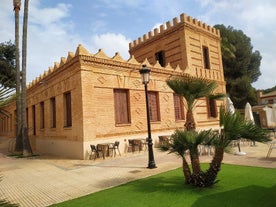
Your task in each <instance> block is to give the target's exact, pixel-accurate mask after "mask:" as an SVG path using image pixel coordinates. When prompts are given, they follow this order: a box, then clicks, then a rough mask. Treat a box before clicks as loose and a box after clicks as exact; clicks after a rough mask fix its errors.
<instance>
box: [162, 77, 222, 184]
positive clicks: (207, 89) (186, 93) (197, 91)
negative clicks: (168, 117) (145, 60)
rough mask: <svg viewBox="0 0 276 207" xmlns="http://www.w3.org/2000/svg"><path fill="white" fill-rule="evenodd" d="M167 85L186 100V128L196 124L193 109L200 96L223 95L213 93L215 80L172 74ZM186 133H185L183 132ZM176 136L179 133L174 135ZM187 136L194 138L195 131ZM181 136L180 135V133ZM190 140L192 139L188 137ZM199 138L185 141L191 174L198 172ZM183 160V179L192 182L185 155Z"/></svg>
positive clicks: (189, 129) (194, 127)
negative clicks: (188, 141) (191, 169)
mask: <svg viewBox="0 0 276 207" xmlns="http://www.w3.org/2000/svg"><path fill="white" fill-rule="evenodd" d="M166 82H167V84H168V86H169V87H170V88H171V89H172V90H173V91H174V92H175V93H176V94H178V95H180V96H183V97H184V98H185V100H186V105H185V107H186V109H187V112H186V122H185V124H184V126H185V128H186V130H188V131H194V130H195V129H196V124H195V120H194V114H193V110H194V108H195V107H196V105H197V102H198V100H199V99H200V98H203V97H208V98H209V99H219V98H221V97H224V94H214V90H215V89H216V87H217V84H216V82H214V81H209V80H206V79H200V78H196V77H192V76H189V77H184V76H173V77H171V78H170V79H168V80H167V81H166ZM185 135H186V134H185ZM176 136H177V137H178V136H179V135H176ZM187 136H189V137H190V136H192V137H193V138H194V139H195V136H196V133H188V134H187ZM180 137H181V135H180ZM189 140H190V141H191V140H192V139H189ZM199 141H200V139H198V140H194V142H192V143H187V146H189V148H188V149H189V152H190V159H191V163H192V168H193V174H194V175H195V174H200V173H201V168H200V161H199V152H198V148H197V146H198V145H199V144H200V142H199ZM182 160H183V167H184V168H185V169H183V171H184V172H185V174H184V175H185V180H186V182H187V183H190V182H193V180H192V179H191V174H192V173H191V172H190V169H189V165H188V163H187V160H186V158H185V156H182Z"/></svg>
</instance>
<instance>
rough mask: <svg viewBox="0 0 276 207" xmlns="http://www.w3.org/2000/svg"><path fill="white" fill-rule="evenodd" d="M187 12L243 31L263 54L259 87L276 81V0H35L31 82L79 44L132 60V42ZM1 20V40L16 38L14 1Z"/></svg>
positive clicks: (1, 7)
mask: <svg viewBox="0 0 276 207" xmlns="http://www.w3.org/2000/svg"><path fill="white" fill-rule="evenodd" d="M23 4H24V0H22V8H21V11H20V15H21V18H22V17H23ZM181 13H186V14H187V15H189V16H192V17H193V18H196V19H198V20H200V21H202V22H205V23H207V24H208V25H211V26H213V25H215V24H224V25H225V26H228V25H230V26H233V27H234V28H235V29H240V30H242V31H243V32H244V33H245V34H246V35H247V36H248V37H250V38H251V43H252V46H253V50H259V51H260V53H261V55H262V64H261V72H262V76H260V77H259V80H258V81H257V82H256V83H254V84H253V86H254V87H256V88H257V89H266V88H270V87H273V86H275V85H276V75H275V71H276V47H275V45H276V29H275V28H276V1H275V0H266V1H259V0H151V1H147V0H29V27H28V54H27V82H30V81H31V80H33V79H35V78H36V77H37V76H39V75H40V74H42V73H43V72H44V71H45V70H48V67H50V66H53V65H54V62H60V58H61V57H67V54H68V52H69V51H72V52H75V50H76V48H77V46H78V44H82V45H83V46H84V47H85V48H86V49H87V50H88V51H89V52H90V53H93V54H94V53H96V52H97V51H98V49H100V48H102V49H103V50H104V52H105V53H106V54H107V55H108V56H110V57H112V56H114V54H115V52H119V53H120V54H121V56H122V57H123V58H124V59H125V60H127V59H128V58H129V53H128V44H129V42H131V41H133V40H135V39H137V38H138V37H140V36H142V35H143V34H147V33H148V32H149V31H150V30H153V28H155V27H156V26H158V25H160V24H165V23H166V22H167V21H172V19H173V18H174V17H179V16H180V14H181ZM0 23H1V24H0V42H5V41H8V40H11V41H14V12H13V0H1V3H0ZM20 30H21V32H22V27H21V28H20Z"/></svg>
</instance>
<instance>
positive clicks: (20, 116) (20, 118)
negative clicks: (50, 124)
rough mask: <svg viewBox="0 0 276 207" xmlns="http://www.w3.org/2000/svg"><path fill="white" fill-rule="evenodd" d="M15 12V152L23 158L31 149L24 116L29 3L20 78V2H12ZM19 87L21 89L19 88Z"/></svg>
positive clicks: (17, 0) (24, 24) (24, 30)
mask: <svg viewBox="0 0 276 207" xmlns="http://www.w3.org/2000/svg"><path fill="white" fill-rule="evenodd" d="M13 4H14V11H15V42H16V112H17V113H16V115H17V116H16V118H17V134H16V144H15V151H16V152H18V153H20V152H23V156H29V155H31V154H32V149H31V145H30V141H29V137H28V129H27V116H26V57H27V25H28V7H29V6H28V5H29V1H28V0H25V4H24V20H23V37H22V78H21V75H20V63H19V11H20V6H21V1H20V0H14V1H13ZM20 86H21V87H20Z"/></svg>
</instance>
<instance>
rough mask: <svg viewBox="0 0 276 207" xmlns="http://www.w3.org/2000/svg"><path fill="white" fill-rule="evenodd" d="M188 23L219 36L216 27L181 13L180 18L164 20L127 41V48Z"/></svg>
mask: <svg viewBox="0 0 276 207" xmlns="http://www.w3.org/2000/svg"><path fill="white" fill-rule="evenodd" d="M183 24H186V25H190V26H193V27H194V28H197V29H199V30H201V31H203V32H207V33H210V34H212V35H215V36H217V37H219V36H220V32H219V30H217V29H216V28H214V27H212V26H210V25H207V24H206V23H203V22H201V21H199V20H197V19H195V18H193V17H191V16H188V15H186V14H184V13H182V14H181V15H180V19H178V18H177V17H175V18H173V20H172V21H168V22H166V24H162V25H160V26H159V28H155V29H154V30H153V31H149V32H148V34H144V35H143V36H142V37H139V38H138V39H136V40H134V41H133V42H131V43H129V48H130V49H131V48H133V47H136V46H138V45H140V44H142V43H145V42H147V41H149V40H151V39H153V38H155V37H158V36H160V35H162V34H163V33H165V32H166V31H169V30H171V29H173V28H176V27H178V26H180V25H183Z"/></svg>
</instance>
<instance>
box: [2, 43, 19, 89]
mask: <svg viewBox="0 0 276 207" xmlns="http://www.w3.org/2000/svg"><path fill="white" fill-rule="evenodd" d="M15 52H16V48H15V45H14V44H12V43H11V41H9V42H5V43H0V79H1V82H0V84H2V85H3V84H5V85H4V86H5V87H11V88H14V87H15V79H16V69H15Z"/></svg>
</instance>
